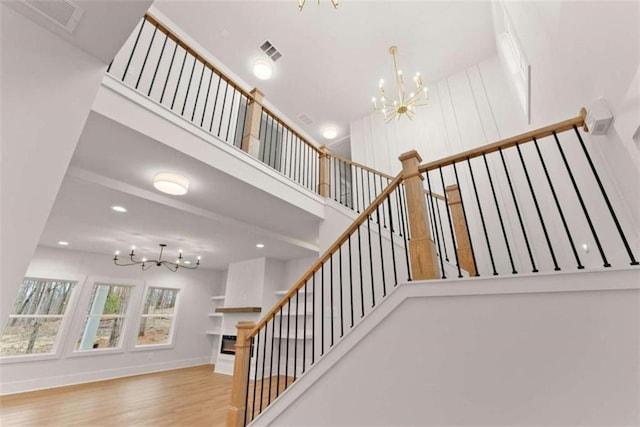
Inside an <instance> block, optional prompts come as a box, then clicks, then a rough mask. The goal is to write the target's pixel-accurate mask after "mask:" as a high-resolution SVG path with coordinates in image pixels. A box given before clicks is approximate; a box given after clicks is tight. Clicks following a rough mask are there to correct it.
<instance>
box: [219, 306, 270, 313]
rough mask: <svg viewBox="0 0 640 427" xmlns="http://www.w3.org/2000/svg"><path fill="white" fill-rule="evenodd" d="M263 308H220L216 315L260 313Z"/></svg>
mask: <svg viewBox="0 0 640 427" xmlns="http://www.w3.org/2000/svg"><path fill="white" fill-rule="evenodd" d="M261 311H262V308H261V307H218V308H216V313H260V312H261Z"/></svg>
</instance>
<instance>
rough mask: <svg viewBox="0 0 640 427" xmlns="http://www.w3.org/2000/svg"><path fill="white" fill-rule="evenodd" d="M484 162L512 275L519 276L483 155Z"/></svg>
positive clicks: (485, 158) (487, 165)
mask: <svg viewBox="0 0 640 427" xmlns="http://www.w3.org/2000/svg"><path fill="white" fill-rule="evenodd" d="M482 160H483V161H484V167H485V169H486V170H487V177H488V178H489V186H490V187H491V194H492V195H493V201H494V203H495V205H496V212H497V213H498V220H499V222H500V229H501V230H502V237H503V238H504V244H505V246H506V247H507V255H509V263H510V264H511V274H518V272H517V271H516V266H515V264H514V263H513V256H512V255H511V247H510V246H509V239H508V238H507V230H506V229H505V227H504V221H502V213H501V212H500V206H499V204H498V198H497V197H496V190H495V188H494V186H493V179H492V178H491V171H490V170H489V164H488V163H487V157H486V156H485V155H484V153H482Z"/></svg>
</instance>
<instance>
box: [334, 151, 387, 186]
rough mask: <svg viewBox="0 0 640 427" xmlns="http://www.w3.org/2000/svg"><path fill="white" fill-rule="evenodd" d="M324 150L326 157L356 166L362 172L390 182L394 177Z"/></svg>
mask: <svg viewBox="0 0 640 427" xmlns="http://www.w3.org/2000/svg"><path fill="white" fill-rule="evenodd" d="M325 149H326V150H327V155H329V156H331V157H333V158H335V159H338V160H341V161H343V162H346V163H349V164H351V165H353V166H357V167H359V168H362V169H364V170H366V171H369V172H372V173H375V174H377V175H381V176H383V177H384V178H387V179H391V180H392V179H394V177H393V176H391V175H387V174H386V173H384V172H380V171H378V170H375V169H373V168H370V167H369V166H365V165H363V164H362V163H358V162H354V161H353V160H349V159H347V158H346V157H342V156H340V155H338V154H335V153H334V152H332V151H330V150H329V149H328V148H327V147H325Z"/></svg>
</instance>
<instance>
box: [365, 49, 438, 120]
mask: <svg viewBox="0 0 640 427" xmlns="http://www.w3.org/2000/svg"><path fill="white" fill-rule="evenodd" d="M397 52H398V48H397V47H396V46H391V47H390V48H389V53H390V54H391V56H393V69H394V71H395V76H396V85H397V88H398V100H392V99H391V98H389V97H388V96H387V95H386V93H385V91H384V80H382V79H380V84H379V86H378V89H379V90H380V104H381V105H380V108H378V103H377V100H376V98H375V97H374V98H373V99H372V103H373V111H379V112H381V113H382V114H383V115H384V118H385V120H386V123H389V122H390V121H391V120H392V119H393V118H394V117H397V118H398V120H399V119H400V116H402V115H403V114H406V115H407V117H409V120H412V119H413V115H414V114H415V112H416V107H422V106H425V105H429V92H428V91H427V88H426V87H425V86H424V85H423V84H422V77H421V76H420V73H416V75H415V77H414V78H413V81H414V82H415V84H416V92H411V93H409V95H408V96H407V93H406V92H405V87H404V78H403V76H402V70H399V69H398V61H397V59H396V53H397Z"/></svg>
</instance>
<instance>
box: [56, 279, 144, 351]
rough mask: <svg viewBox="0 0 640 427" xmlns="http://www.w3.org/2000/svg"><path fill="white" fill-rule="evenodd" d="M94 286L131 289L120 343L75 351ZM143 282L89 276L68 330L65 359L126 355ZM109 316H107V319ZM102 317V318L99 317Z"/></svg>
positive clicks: (88, 309) (91, 302) (90, 303)
mask: <svg viewBox="0 0 640 427" xmlns="http://www.w3.org/2000/svg"><path fill="white" fill-rule="evenodd" d="M96 285H120V286H129V287H130V288H131V290H130V294H129V301H128V303H127V309H126V311H125V315H124V317H123V318H124V322H123V324H122V329H121V331H120V342H119V345H118V346H117V347H111V348H91V349H87V350H80V349H76V343H77V342H78V340H79V339H80V336H81V335H82V334H83V332H84V331H83V326H84V322H85V319H86V318H87V317H88V316H89V311H90V310H91V305H92V304H93V301H92V300H91V295H92V293H93V288H94V287H95V286H96ZM143 285H144V282H143V281H141V280H131V279H128V278H126V277H125V278H122V277H99V276H89V277H88V278H87V280H86V284H85V289H84V291H83V295H82V298H81V299H80V301H79V302H78V306H77V308H76V316H75V319H74V325H73V327H72V328H70V330H69V334H68V336H67V342H66V343H65V348H66V351H65V357H86V356H99V355H106V354H119V353H126V352H127V351H128V349H129V341H128V339H127V334H128V333H129V330H130V328H131V326H132V322H133V318H134V317H135V316H136V315H137V313H138V312H139V311H138V309H137V307H138V306H139V304H140V303H141V301H140V299H141V295H140V289H141V288H144V286H143ZM108 316H110V315H107V317H108ZM101 317H102V316H101Z"/></svg>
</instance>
